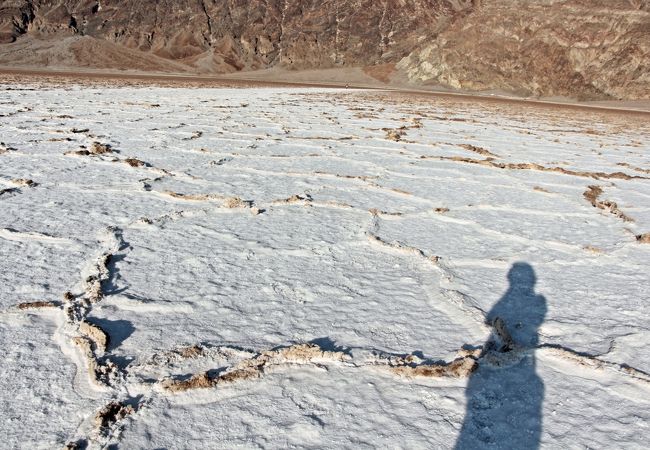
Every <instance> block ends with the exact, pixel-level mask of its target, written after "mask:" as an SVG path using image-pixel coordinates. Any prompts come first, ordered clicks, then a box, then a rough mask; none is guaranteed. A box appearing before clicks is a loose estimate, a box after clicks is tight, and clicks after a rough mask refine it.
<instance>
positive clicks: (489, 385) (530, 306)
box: [455, 262, 546, 450]
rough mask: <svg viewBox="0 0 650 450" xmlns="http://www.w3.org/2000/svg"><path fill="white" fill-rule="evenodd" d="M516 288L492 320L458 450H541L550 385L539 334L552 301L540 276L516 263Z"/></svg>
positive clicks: (512, 278) (510, 276) (512, 271)
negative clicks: (543, 373) (538, 358)
mask: <svg viewBox="0 0 650 450" xmlns="http://www.w3.org/2000/svg"><path fill="white" fill-rule="evenodd" d="M508 280H509V282H510V286H509V287H508V290H507V291H506V292H505V294H503V297H501V299H500V300H499V301H498V302H497V303H496V304H495V305H494V307H493V308H492V309H491V310H490V312H489V313H488V315H487V322H488V324H489V325H491V326H492V329H493V332H492V336H491V337H490V338H489V339H488V341H487V342H486V343H485V345H484V347H483V353H482V355H481V362H480V363H479V368H478V369H477V370H476V371H475V372H474V373H473V374H472V376H471V377H470V379H469V382H468V384H467V391H466V396H467V410H466V413H465V419H464V422H463V426H462V428H461V432H460V435H459V437H458V440H457V441H456V446H455V449H456V450H468V449H481V448H499V449H526V450H528V449H537V448H539V445H540V437H541V432H542V402H543V400H544V383H543V382H542V380H541V378H540V377H539V376H538V375H537V373H536V372H535V353H534V348H535V347H536V346H537V344H538V341H539V337H538V329H539V327H540V325H541V324H542V323H543V322H544V317H545V316H546V299H545V298H544V296H542V295H537V294H535V282H536V277H535V271H534V270H533V268H532V267H531V266H530V265H529V264H527V263H522V262H519V263H515V264H513V265H512V267H511V268H510V271H509V272H508Z"/></svg>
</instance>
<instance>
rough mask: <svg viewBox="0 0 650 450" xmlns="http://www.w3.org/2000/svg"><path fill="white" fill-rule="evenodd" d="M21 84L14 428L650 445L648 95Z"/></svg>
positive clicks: (8, 144)
mask: <svg viewBox="0 0 650 450" xmlns="http://www.w3.org/2000/svg"><path fill="white" fill-rule="evenodd" d="M6 87H7V86H5V87H4V88H6ZM2 92H3V93H2V101H0V127H1V128H0V129H1V130H2V141H3V143H2V145H1V146H0V192H2V194H0V250H1V254H2V258H0V308H1V310H0V334H1V336H2V342H3V343H4V345H3V348H2V352H3V355H2V356H3V365H2V369H0V370H1V371H2V376H1V377H0V387H1V388H2V392H3V394H2V404H3V405H6V406H3V411H2V412H3V416H4V419H3V422H2V425H0V432H1V433H0V435H1V436H2V437H3V440H2V442H3V444H2V445H3V446H6V447H8V448H51V447H53V446H63V445H66V444H70V445H73V444H74V445H77V446H79V447H83V446H85V445H87V446H89V447H90V448H105V447H108V446H111V445H113V444H117V445H118V446H119V447H123V448H162V447H165V448H206V447H210V448H215V447H216V448H233V447H245V448H247V447H269V448H276V447H286V446H299V447H314V448H316V447H317V448H323V447H325V448H339V447H355V448H356V447H377V446H380V447H381V446H389V447H399V446H405V447H416V448H420V447H421V448H423V447H429V448H430V447H443V448H449V447H454V446H456V447H457V448H476V447H486V448H491V447H495V448H496V447H499V448H504V447H505V448H530V447H535V446H537V445H541V446H543V447H548V448H556V447H601V446H602V447H627V448H642V447H644V445H645V443H646V442H645V438H644V436H645V435H646V434H647V424H648V423H650V401H648V400H647V399H648V398H650V395H649V391H650V375H648V373H649V372H650V353H649V352H648V343H649V342H648V341H649V339H650V334H649V331H648V330H649V328H648V324H649V323H650V321H649V318H650V317H649V314H650V313H648V309H647V308H645V306H646V303H647V301H648V299H649V294H648V286H649V285H650V283H649V282H650V277H649V276H648V273H647V267H648V265H649V264H650V246H649V245H647V244H643V243H640V242H639V241H637V239H636V237H635V236H637V235H640V234H643V233H647V232H649V231H650V218H649V216H648V211H649V208H648V202H647V200H648V198H649V197H650V188H649V186H650V185H649V183H650V180H649V179H648V178H647V177H649V175H648V172H647V169H648V168H649V167H650V159H649V156H648V155H649V154H650V153H649V152H648V150H649V148H648V147H647V144H645V143H644V142H645V140H646V139H645V137H646V136H647V135H648V132H649V131H650V129H649V127H648V125H647V122H646V121H644V120H645V118H643V117H641V118H639V117H626V116H619V115H602V114H601V113H598V112H589V113H587V112H580V113H576V112H571V111H553V110H544V109H524V107H519V108H521V109H519V110H517V109H514V110H513V109H512V108H511V107H504V106H499V105H498V104H492V105H473V104H470V103H467V102H463V101H452V100H442V99H435V100H432V99H418V98H413V97H408V98H400V97H398V96H396V95H394V94H385V93H380V92H364V91H349V90H345V91H341V90H322V89H275V88H274V89H234V90H233V89H183V88H177V89H169V88H151V87H150V88H125V87H123V88H93V87H81V86H68V87H67V88H61V87H52V86H41V87H40V89H39V90H37V91H8V90H3V91H2ZM179 98H182V99H183V100H182V102H180V103H182V104H179V101H178V99H179ZM16 180H17V181H16ZM23 180H24V181H23ZM26 180H32V182H33V183H29V182H27V181H26ZM590 186H597V187H598V188H599V189H598V192H599V196H598V198H597V200H598V202H599V203H598V205H599V206H598V207H595V206H593V205H592V203H590V201H589V200H588V199H587V198H585V195H584V193H585V192H588V191H589V190H590V189H592V188H590ZM592 190H593V189H592ZM593 192H596V191H593ZM613 202H615V204H616V205H615V206H616V208H614V207H613V206H612V204H613ZM601 206H602V207H601ZM618 211H621V212H622V213H623V214H624V215H625V216H626V217H629V219H630V220H628V221H626V220H623V219H622V218H621V214H618ZM504 305H505V306H504ZM496 316H498V317H499V320H497V321H494V319H495V317H496ZM486 320H487V321H488V322H486Z"/></svg>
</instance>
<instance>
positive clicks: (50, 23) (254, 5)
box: [0, 0, 650, 99]
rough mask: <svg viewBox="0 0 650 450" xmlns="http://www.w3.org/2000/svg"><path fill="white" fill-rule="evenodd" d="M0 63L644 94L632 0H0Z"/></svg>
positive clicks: (646, 9) (646, 70)
mask: <svg viewBox="0 0 650 450" xmlns="http://www.w3.org/2000/svg"><path fill="white" fill-rule="evenodd" d="M0 42H2V44H1V45H0V65H4V66H31V67H34V66H36V67H66V68H76V67H82V68H83V67H87V68H100V69H135V70H140V71H166V72H197V73H230V72H235V71H243V70H260V69H266V68H269V67H280V68H286V69H292V70H299V69H322V68H335V67H364V68H366V71H367V72H368V73H369V74H371V75H374V76H376V77H377V78H378V79H380V80H381V81H384V82H391V81H397V80H399V81H402V82H403V81H408V82H412V83H416V84H422V83H424V84H435V85H445V86H450V87H453V88H458V89H464V90H491V89H498V90H506V91H509V92H514V93H518V94H521V95H540V96H548V95H562V96H571V97H576V98H580V99H595V98H620V99H638V98H650V4H649V3H648V2H647V1H646V0H589V1H587V0H561V1H560V0H535V1H524V0H483V1H481V0H400V1H389V0H383V1H372V0H324V1H320V0H318V1H317V0H268V1H266V0H264V1H263V0H251V1H243V0H229V1H226V0H180V1H171V0H163V1H151V0H144V1H90V0H64V1H61V0H59V1H39V0H6V1H2V2H0Z"/></svg>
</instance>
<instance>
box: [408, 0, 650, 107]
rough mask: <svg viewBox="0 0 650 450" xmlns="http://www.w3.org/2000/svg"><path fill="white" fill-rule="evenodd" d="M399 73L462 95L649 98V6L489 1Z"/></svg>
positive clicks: (625, 1) (636, 0)
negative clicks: (500, 91)
mask: <svg viewBox="0 0 650 450" xmlns="http://www.w3.org/2000/svg"><path fill="white" fill-rule="evenodd" d="M398 68H401V69H403V70H404V71H406V73H407V74H408V77H409V78H410V79H411V80H413V81H419V82H433V83H439V84H445V85H449V86H453V87H455V88H459V89H469V90H483V89H505V90H509V91H515V92H518V93H520V94H523V95H566V96H578V97H581V98H584V99H590V98H603V97H612V98H649V96H650V90H649V89H650V3H649V2H647V1H642V0H589V1H587V0H572V1H569V2H567V1H559V0H547V1H543V2H539V1H533V2H531V1H527V0H509V1H501V2H499V1H484V2H483V5H482V6H481V7H480V8H476V9H475V10H474V11H473V12H472V14H468V15H466V16H465V17H464V18H463V20H459V21H456V22H455V23H452V24H451V25H450V26H449V27H447V28H446V29H445V30H444V32H443V33H441V34H440V35H438V36H437V37H435V38H433V39H431V40H429V41H427V42H426V43H424V44H423V45H422V46H421V47H420V48H419V49H418V50H416V51H414V52H412V53H411V54H410V55H409V56H407V57H406V58H404V59H403V60H402V61H400V63H399V64H398Z"/></svg>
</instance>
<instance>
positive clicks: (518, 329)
mask: <svg viewBox="0 0 650 450" xmlns="http://www.w3.org/2000/svg"><path fill="white" fill-rule="evenodd" d="M508 281H509V283H510V285H509V286H508V290H507V291H506V292H505V293H504V294H503V296H502V297H501V299H499V301H498V302H497V303H496V304H495V305H494V307H493V308H492V310H490V312H489V313H488V317H487V318H488V322H489V323H490V324H493V323H494V321H495V319H496V318H497V317H498V318H501V319H502V320H503V322H504V323H505V325H506V327H507V329H508V332H509V333H510V335H511V336H512V339H513V340H514V342H515V343H516V344H518V345H521V346H524V347H529V346H535V345H537V343H538V329H539V327H540V325H541V324H542V323H543V322H544V317H545V316H546V299H545V298H544V296H543V295H538V294H536V293H535V283H536V282H537V277H536V275H535V270H534V269H533V267H532V266H531V265H530V264H528V263H524V262H518V263H515V264H513V265H512V267H511V268H510V270H509V271H508Z"/></svg>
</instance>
